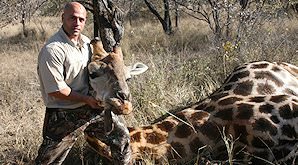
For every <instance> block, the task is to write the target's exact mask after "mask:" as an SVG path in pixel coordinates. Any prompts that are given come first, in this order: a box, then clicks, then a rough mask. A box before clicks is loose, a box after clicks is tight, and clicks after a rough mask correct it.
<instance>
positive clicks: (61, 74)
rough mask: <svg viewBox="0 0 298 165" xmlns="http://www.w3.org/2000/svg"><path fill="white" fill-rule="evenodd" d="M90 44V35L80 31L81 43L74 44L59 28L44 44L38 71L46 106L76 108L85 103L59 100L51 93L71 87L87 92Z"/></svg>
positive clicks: (85, 93)
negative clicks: (50, 94) (87, 35)
mask: <svg viewBox="0 0 298 165" xmlns="http://www.w3.org/2000/svg"><path fill="white" fill-rule="evenodd" d="M89 43H90V40H89V38H88V37H86V36H84V35H82V34H81V36H80V39H79V42H78V44H74V43H73V42H72V41H70V39H69V38H68V37H67V35H66V33H65V32H64V30H63V28H60V29H59V31H58V32H57V33H56V34H54V35H53V36H52V37H51V38H50V39H49V40H48V42H47V43H46V44H45V45H44V46H43V48H42V49H41V51H40V53H39V56H38V67H37V72H38V76H39V80H40V90H41V94H42V97H43V100H44V103H45V106H46V107H48V108H67V109H73V108H77V107H80V106H83V105H84V104H85V103H83V102H75V101H70V100H61V99H57V98H55V97H51V96H49V95H48V93H52V92H56V91H59V90H61V89H64V88H67V87H70V88H71V89H72V90H73V91H76V92H78V93H81V94H84V95H87V94H88V90H89V85H88V71H87V65H88V62H89V59H90V57H91V49H90V45H89Z"/></svg>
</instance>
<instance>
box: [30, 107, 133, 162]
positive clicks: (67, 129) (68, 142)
mask: <svg viewBox="0 0 298 165" xmlns="http://www.w3.org/2000/svg"><path fill="white" fill-rule="evenodd" d="M105 120H106V121H105ZM107 120H109V122H107ZM106 123H112V127H111V128H112V130H109V132H107V131H106V129H105V127H110V126H105V124H106ZM83 133H84V134H87V135H90V136H92V137H96V138H97V139H99V140H100V141H102V142H103V143H105V144H107V145H108V146H110V150H111V153H112V159H113V163H114V164H128V163H129V158H130V154H131V153H130V147H129V142H130V140H129V133H128V130H127V128H126V127H125V125H124V124H123V122H122V121H120V120H119V117H118V116H116V115H114V114H112V115H110V117H106V115H105V113H104V111H103V110H99V109H92V108H90V107H89V106H83V107H80V108H76V109H56V108H55V109H54V108H47V109H46V114H45V119H44V126H43V142H42V144H41V146H40V148H39V151H38V156H37V158H36V160H35V162H36V164H62V162H63V161H64V160H65V158H66V156H67V154H68V153H69V151H70V149H71V148H72V146H73V145H74V143H75V142H76V140H77V138H78V136H80V135H82V134H83ZM92 145H94V144H92ZM92 145H91V146H92ZM92 147H93V148H97V147H98V146H92Z"/></svg>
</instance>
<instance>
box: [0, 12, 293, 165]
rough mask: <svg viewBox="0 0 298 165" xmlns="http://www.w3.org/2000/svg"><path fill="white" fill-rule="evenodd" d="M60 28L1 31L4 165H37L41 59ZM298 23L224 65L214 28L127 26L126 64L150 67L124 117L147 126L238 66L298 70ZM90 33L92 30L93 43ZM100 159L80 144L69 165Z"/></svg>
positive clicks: (246, 44)
mask: <svg viewBox="0 0 298 165" xmlns="http://www.w3.org/2000/svg"><path fill="white" fill-rule="evenodd" d="M59 21H60V18H43V19H41V20H38V19H36V20H35V21H34V23H32V24H31V25H30V29H32V30H30V32H29V33H28V34H29V36H28V37H27V38H24V37H22V36H21V35H20V30H21V27H20V26H17V25H14V26H9V27H7V28H5V29H1V30H0V56H1V61H0V108H1V111H0V121H1V123H0V164H30V162H31V163H32V160H34V158H35V156H36V153H37V149H38V147H39V145H40V143H41V130H42V122H43V115H44V106H43V104H42V100H41V95H40V92H39V85H38V84H39V82H38V80H37V74H36V62H37V61H36V60H37V55H38V51H39V49H40V48H41V46H42V44H43V43H44V41H45V40H46V39H47V38H48V37H49V36H50V35H51V34H53V33H54V32H55V31H56V30H57V29H58V28H59V27H60V23H59ZM281 22H282V23H283V24H284V25H283V26H282V27H281V26H280V23H281ZM297 23H298V22H297V20H291V21H281V20H279V21H274V22H270V23H267V24H266V25H265V27H263V28H262V29H256V30H255V31H254V32H253V33H252V34H251V35H250V36H248V37H245V38H243V40H242V42H241V49H239V50H231V51H228V52H226V56H225V58H224V59H225V63H224V64H225V65H223V61H222V60H223V54H220V53H219V51H217V48H216V47H215V46H213V45H212V37H211V36H212V35H211V33H210V31H209V30H208V27H207V26H206V25H204V24H201V23H200V22H198V21H195V20H191V19H189V20H183V21H182V22H181V27H180V29H179V30H177V32H176V33H175V34H174V35H173V36H166V35H164V34H163V32H162V30H161V27H160V25H159V24H158V23H148V22H147V23H142V24H140V25H139V26H135V27H131V26H128V25H127V26H126V33H125V37H124V41H123V49H124V51H125V52H124V53H125V60H126V62H127V64H129V63H133V62H136V61H142V62H143V63H145V64H147V65H148V66H149V68H150V69H149V70H148V71H147V72H146V73H145V74H143V75H140V76H139V77H136V78H134V79H133V80H132V81H131V82H130V86H131V90H132V93H133V96H134V108H135V111H134V113H133V114H131V115H129V116H126V117H125V118H126V119H128V120H127V121H129V123H127V124H128V125H140V124H148V123H150V122H152V121H154V120H155V119H156V118H158V117H159V116H161V115H162V114H164V110H171V109H176V108H179V107H182V106H185V105H187V104H190V103H192V102H196V101H197V100H200V99H202V98H204V97H206V96H207V95H208V94H210V93H211V92H212V91H214V90H215V89H216V88H217V87H218V86H219V85H220V83H221V82H222V81H223V79H224V77H225V72H224V69H225V71H226V72H227V73H228V72H229V71H231V69H232V68H233V67H234V66H236V65H237V64H239V63H243V62H247V61H256V60H270V61H286V62H290V63H293V64H296V65H298V55H297V54H298V42H297V41H298V27H297V26H296V25H297ZM91 29H92V26H88V27H87V29H86V32H87V34H88V36H91V33H90V32H92V30H91ZM223 66H225V68H223ZM95 155H96V154H95V153H94V152H93V151H91V150H90V149H89V148H88V147H86V145H85V143H84V142H83V140H80V142H79V143H78V144H77V145H76V146H75V148H74V149H73V151H72V152H71V153H70V155H69V157H68V158H67V160H66V163H65V164H81V163H82V162H84V163H85V164H94V163H95V162H97V163H99V162H101V160H100V159H99V158H98V157H97V156H95ZM146 164H153V163H152V162H151V163H150V162H147V163H146Z"/></svg>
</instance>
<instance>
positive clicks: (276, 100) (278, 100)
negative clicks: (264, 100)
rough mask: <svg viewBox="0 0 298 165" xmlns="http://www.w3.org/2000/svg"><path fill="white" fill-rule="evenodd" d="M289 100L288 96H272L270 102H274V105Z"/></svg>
mask: <svg viewBox="0 0 298 165" xmlns="http://www.w3.org/2000/svg"><path fill="white" fill-rule="evenodd" d="M287 99H288V96H286V95H276V96H272V97H271V98H270V101H272V102H274V103H281V102H283V101H286V100H287Z"/></svg>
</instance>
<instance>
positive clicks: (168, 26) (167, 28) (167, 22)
mask: <svg viewBox="0 0 298 165" xmlns="http://www.w3.org/2000/svg"><path fill="white" fill-rule="evenodd" d="M144 1H145V3H146V5H147V6H148V8H149V10H150V11H151V12H152V13H153V14H154V15H155V16H156V17H157V19H158V20H159V22H160V23H161V25H162V28H163V30H164V32H165V33H166V34H172V33H173V30H172V22H171V16H170V3H169V0H163V12H164V16H163V17H162V16H161V14H160V13H159V12H158V10H157V8H156V7H155V5H154V4H153V3H152V2H151V1H149V0H144Z"/></svg>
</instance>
